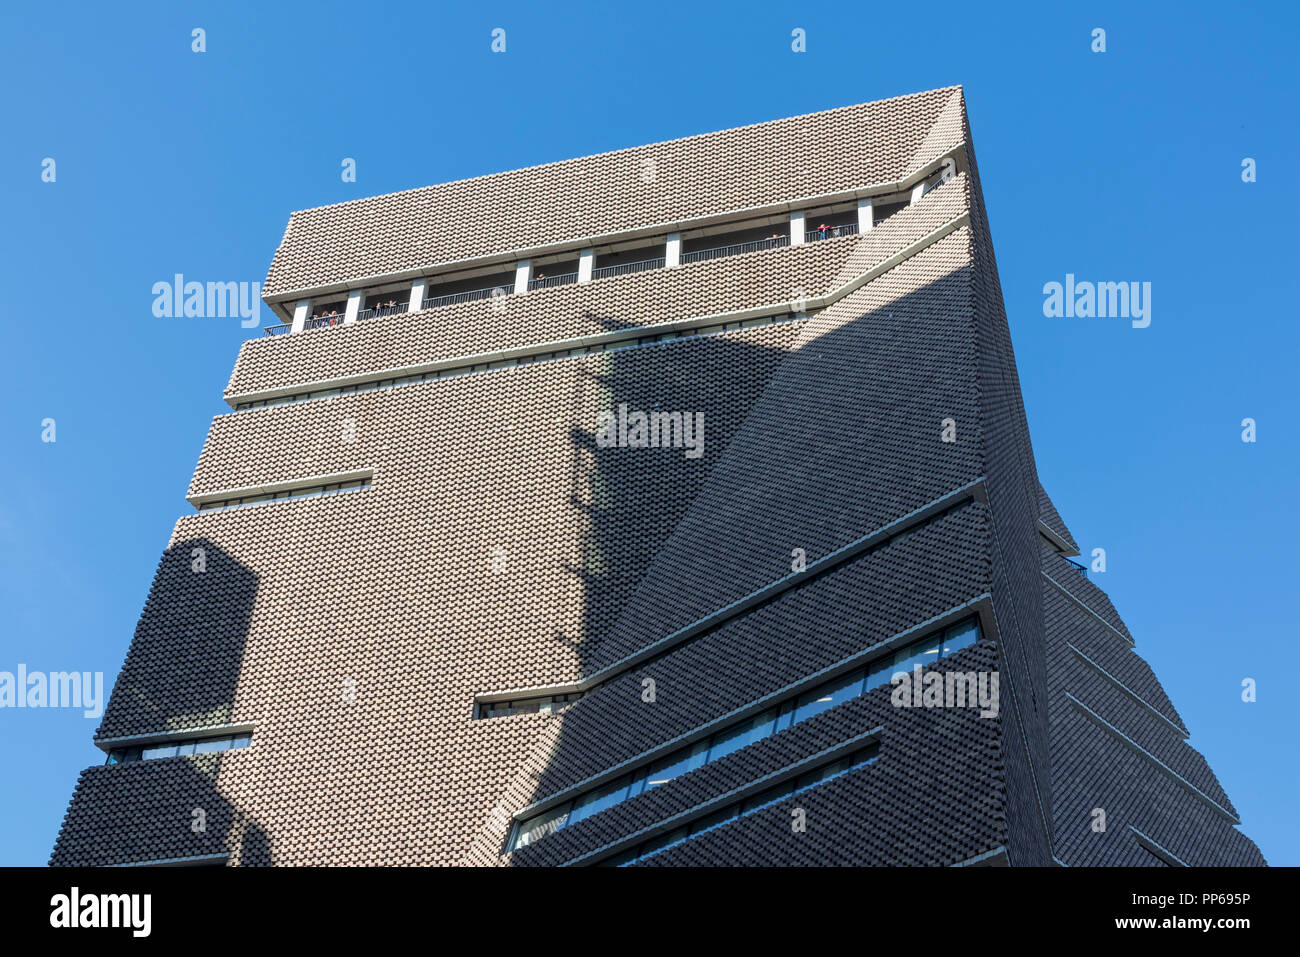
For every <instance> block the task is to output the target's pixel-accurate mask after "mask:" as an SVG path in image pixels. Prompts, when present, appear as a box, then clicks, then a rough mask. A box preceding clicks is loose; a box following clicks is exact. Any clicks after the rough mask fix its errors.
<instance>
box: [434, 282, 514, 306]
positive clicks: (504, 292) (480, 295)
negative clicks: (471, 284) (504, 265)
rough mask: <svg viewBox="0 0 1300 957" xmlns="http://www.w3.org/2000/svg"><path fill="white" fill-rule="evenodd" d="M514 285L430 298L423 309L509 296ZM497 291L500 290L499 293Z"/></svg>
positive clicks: (498, 285)
mask: <svg viewBox="0 0 1300 957" xmlns="http://www.w3.org/2000/svg"><path fill="white" fill-rule="evenodd" d="M514 288H515V287H514V284H513V283H511V284H510V285H505V284H501V283H499V284H497V285H495V286H492V287H490V288H488V289H469V290H466V291H465V292H453V293H450V294H449V295H446V296H430V297H429V298H428V299H426V300H424V302H423V303H422V304H421V306H420V308H421V309H432V308H433V307H434V306H450V305H451V304H452V303H457V302H474V301H475V300H476V299H491V298H492V297H493V296H494V295H500V296H508V295H509V294H510V293H512V292H513V291H514ZM497 290H500V292H498V291H497Z"/></svg>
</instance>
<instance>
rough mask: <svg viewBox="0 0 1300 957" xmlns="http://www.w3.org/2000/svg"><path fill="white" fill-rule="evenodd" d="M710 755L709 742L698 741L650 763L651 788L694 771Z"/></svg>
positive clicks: (649, 781)
mask: <svg viewBox="0 0 1300 957" xmlns="http://www.w3.org/2000/svg"><path fill="white" fill-rule="evenodd" d="M708 756H709V742H708V741H707V740H705V741H697V742H696V743H695V744H693V745H691V746H690V747H689V748H681V749H679V750H677V751H674V752H673V753H672V754H670V755H668V756H667V757H665V758H660V759H659V760H658V761H656V762H655V763H654V764H652V765H650V779H649V780H648V781H646V789H647V790H649V789H650V788H652V787H655V786H656V785H659V784H666V783H668V782H669V781H671V780H672V779H673V778H678V777H681V776H682V775H683V774H685V773H686V772H687V771H694V770H695V769H696V768H698V767H699V766H700V765H701V764H703V763H704V762H705V761H706V760H707V759H708Z"/></svg>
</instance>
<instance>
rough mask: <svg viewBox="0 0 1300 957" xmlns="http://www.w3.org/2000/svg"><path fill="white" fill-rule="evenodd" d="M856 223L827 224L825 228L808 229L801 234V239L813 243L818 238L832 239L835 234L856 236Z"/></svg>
mask: <svg viewBox="0 0 1300 957" xmlns="http://www.w3.org/2000/svg"><path fill="white" fill-rule="evenodd" d="M857 233H858V224H857V223H845V224H844V225H843V226H828V227H826V228H825V229H810V230H808V231H807V232H806V233H804V234H803V241H804V242H806V243H815V242H816V241H817V240H819V239H834V238H835V237H837V236H856V235H857Z"/></svg>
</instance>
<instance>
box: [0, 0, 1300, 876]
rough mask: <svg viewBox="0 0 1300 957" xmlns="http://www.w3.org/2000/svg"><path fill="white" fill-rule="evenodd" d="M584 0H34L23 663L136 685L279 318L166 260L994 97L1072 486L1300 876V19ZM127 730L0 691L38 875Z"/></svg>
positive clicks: (997, 188)
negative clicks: (1053, 296) (687, 148)
mask: <svg viewBox="0 0 1300 957" xmlns="http://www.w3.org/2000/svg"><path fill="white" fill-rule="evenodd" d="M545 6H546V7H549V8H551V9H543V5H539V4H468V5H465V7H466V8H467V12H453V11H449V10H447V9H446V8H445V6H444V5H441V4H439V5H434V4H429V3H423V2H420V3H384V2H377V3H368V4H366V3H362V4H358V3H351V2H348V3H330V2H312V3H274V4H271V3H253V2H234V3H224V4H208V3H182V2H167V3H161V2H157V3H132V4H128V5H126V6H122V5H111V4H110V5H106V4H104V3H102V2H95V3H83V4H57V5H56V4H17V3H9V4H5V5H4V10H3V12H2V13H0V80H2V81H3V85H2V86H0V90H2V91H3V92H0V104H2V109H3V113H2V114H0V121H2V125H0V129H2V130H3V133H2V135H0V223H2V224H3V227H4V228H3V229H0V253H2V254H0V279H2V280H3V282H0V312H2V314H3V322H4V338H5V346H6V347H5V348H4V349H3V352H2V354H0V449H3V450H4V452H5V456H4V467H3V468H0V607H3V608H4V611H5V614H4V616H3V623H2V624H0V670H9V671H12V670H14V668H15V667H16V665H17V664H18V663H19V662H21V663H24V664H26V665H27V666H28V667H29V668H30V669H34V670H45V671H59V670H70V669H77V670H87V671H102V672H104V673H105V680H106V682H107V684H108V685H110V686H111V683H112V681H113V679H114V677H115V676H116V674H117V671H118V669H119V668H120V667H121V664H122V660H123V657H124V655H125V653H126V649H127V645H128V643H129V641H130V638H131V634H132V630H133V629H134V627H135V623H136V619H137V618H138V616H139V614H140V611H141V608H142V606H143V603H144V599H145V596H146V594H147V592H148V588H149V583H150V581H151V579H152V577H153V572H154V568H155V565H156V563H157V561H158V559H159V556H160V555H161V553H162V549H163V548H164V546H165V544H166V541H167V538H168V535H169V533H170V531H171V528H172V525H173V523H174V522H175V520H176V518H177V517H178V516H179V515H181V514H183V513H186V512H188V511H189V510H190V508H189V506H188V505H186V503H185V501H184V498H183V495H184V492H185V489H186V487H187V485H188V482H189V479H190V476H191V473H192V472H193V469H194V465H195V463H196V461H197V459H198V454H199V450H200V449H201V447H202V444H203V440H204V436H205V434H206V432H207V428H208V424H209V422H210V420H211V417H212V416H213V415H215V414H217V413H220V412H223V411H227V407H226V406H225V405H224V404H223V403H222V401H221V391H222V388H223V387H224V385H225V383H226V380H227V378H228V376H229V373H230V370H231V367H232V365H233V363H234V359H235V355H236V352H237V350H238V347H239V344H240V342H241V341H242V340H243V339H245V338H246V337H248V336H251V335H256V334H257V333H256V331H255V330H247V329H243V328H241V327H240V324H239V321H238V320H236V319H224V320H223V319H188V320H187V319H181V320H175V319H158V318H155V317H154V316H153V314H152V312H151V304H152V301H153V295H152V293H151V287H152V285H153V284H154V283H155V282H158V281H162V280H169V279H170V278H171V277H172V275H173V274H174V273H177V272H180V273H184V274H186V275H187V276H189V277H191V278H197V279H203V280H208V279H217V280H234V281H240V280H247V281H260V280H262V279H263V277H264V276H265V274H266V268H267V265H268V263H269V262H270V259H271V255H272V254H273V252H274V251H275V247H276V244H277V243H278V242H279V239H280V236H281V234H282V232H283V230H284V225H285V222H286V221H287V218H288V215H289V212H290V211H291V210H294V209H300V208H304V207H309V206H317V205H320V204H324V203H333V202H338V201H340V200H345V199H351V198H354V197H358V196H365V195H371V194H375V193H384V192H390V191H393V190H398V189H406V188H409V187H415V186H422V185H426V184H429V183H438V182H443V181H446V180H451V179H458V178H462V177H467V176H475V175H478V174H482V173H489V172H493V171H497V170H502V169H512V168H516V167H521V166H528V165H532V164H535V163H542V162H547V161H550V160H558V159H563V158H566V157H570V156H580V155H584V154H588V153H595V152H599V151H602V150H610V149H615V148H619V147H624V146H634V145H637V144H642V143H648V142H652V141H656V140H663V139H669V138H673V137H679V136H685V135H689V134H693V133H700V132H706V131H710V130H717V129H723V128H726V127H731V126H737V125H741V124H745V123H754V122H759V121H763V120H769V119H774V118H777V117H782V116H788V115H792V114H798V113H805V112H809V111H813V110H821V109H827V108H830V107H835V106H842V105H845V104H849V103H857V102H862V101H866V100H875V99H880V98H882V97H887V96H895V95H898V94H902V93H910V92H915V91H918V90H924V89H930V88H933V87H939V86H946V85H949V84H956V83H960V84H963V85H964V86H965V88H966V96H967V102H968V105H969V110H970V115H971V122H972V126H973V132H974V138H975V146H976V150H977V155H978V158H979V163H980V171H981V174H982V177H983V185H984V191H985V196H986V199H987V202H988V207H989V212H990V219H991V224H992V229H993V238H994V243H995V247H996V251H997V257H998V264H999V267H1000V270H1001V276H1002V285H1003V289H1004V291H1005V296H1006V302H1007V309H1008V313H1009V317H1010V322H1011V331H1012V336H1013V339H1014V342H1015V347H1016V356H1017V360H1018V362H1019V366H1020V374H1021V382H1022V385H1023V389H1024V395H1025V402H1026V405H1027V407H1028V412H1029V422H1030V427H1031V430H1032V434H1033V441H1034V449H1035V452H1036V455H1037V459H1038V468H1039V473H1040V475H1041V477H1042V480H1043V482H1044V484H1045V485H1046V487H1047V488H1048V490H1049V491H1050V493H1051V494H1052V496H1053V497H1054V498H1055V500H1056V504H1057V505H1058V507H1059V508H1060V510H1061V512H1062V514H1063V515H1064V517H1065V520H1066V521H1067V522H1068V523H1069V525H1070V527H1071V528H1072V530H1073V532H1074V534H1075V536H1076V537H1077V538H1078V540H1079V543H1080V545H1082V546H1083V548H1084V550H1085V551H1089V550H1091V549H1092V548H1093V547H1096V546H1101V547H1104V548H1105V549H1106V550H1107V553H1108V564H1109V568H1108V571H1107V572H1106V573H1105V574H1104V575H1101V576H1096V580H1097V581H1098V582H1099V583H1100V584H1101V585H1102V586H1103V587H1104V588H1105V589H1106V590H1107V591H1108V592H1109V593H1110V595H1111V596H1112V598H1113V599H1114V601H1115V604H1116V606H1117V607H1118V609H1119V611H1120V613H1121V614H1122V615H1124V616H1125V618H1126V620H1127V622H1128V624H1129V625H1130V627H1131V628H1132V631H1133V633H1134V635H1135V636H1136V638H1137V641H1138V650H1139V652H1140V653H1141V654H1143V655H1144V656H1145V657H1146V658H1147V660H1148V661H1150V662H1151V664H1152V666H1153V667H1154V668H1155V670H1156V673H1157V674H1158V675H1159V677H1160V679H1161V680H1162V682H1163V683H1164V685H1165V688H1166V689H1167V690H1168V692H1169V694H1170V697H1171V698H1172V700H1173V702H1174V704H1175V706H1176V707H1177V708H1178V709H1179V710H1180V711H1181V713H1182V715H1183V717H1184V719H1185V721H1186V723H1187V726H1188V728H1189V729H1190V730H1191V732H1192V738H1191V743H1192V744H1193V745H1194V746H1195V747H1197V748H1199V749H1200V750H1201V751H1202V752H1203V753H1204V754H1205V755H1206V757H1207V759H1208V760H1209V762H1210V765H1211V767H1213V768H1214V770H1215V771H1216V772H1217V773H1218V775H1219V777H1220V779H1221V780H1222V782H1223V785H1224V787H1225V788H1226V789H1227V791H1228V794H1229V795H1230V797H1231V798H1232V799H1233V801H1234V802H1235V803H1236V805H1237V807H1238V809H1239V811H1240V813H1241V817H1242V820H1243V822H1244V826H1243V830H1244V831H1245V832H1246V833H1247V834H1248V835H1250V836H1251V837H1252V838H1254V839H1255V840H1256V841H1257V842H1258V843H1259V845H1260V848H1261V849H1262V850H1263V852H1264V854H1265V856H1266V857H1267V858H1268V859H1269V860H1270V862H1272V863H1277V864H1297V863H1300V841H1298V840H1297V827H1296V820H1295V818H1296V803H1297V802H1296V798H1295V793H1296V792H1295V786H1296V777H1297V747H1296V734H1295V731H1294V724H1295V705H1294V701H1295V692H1294V689H1292V688H1290V687H1288V686H1287V684H1286V682H1287V680H1288V679H1287V677H1286V672H1285V669H1284V668H1283V667H1282V666H1283V665H1284V663H1285V662H1286V661H1290V660H1293V659H1294V654H1293V650H1294V646H1293V644H1292V643H1293V642H1294V641H1295V639H1296V636H1297V628H1296V624H1295V618H1294V595H1295V591H1296V584H1295V581H1296V579H1295V566H1296V562H1295V559H1294V549H1293V548H1292V543H1293V542H1294V541H1295V540H1296V539H1297V537H1298V536H1300V510H1298V508H1297V504H1296V494H1295V493H1296V489H1297V481H1296V472H1297V468H1298V467H1300V452H1298V451H1297V445H1296V439H1295V427H1296V419H1297V401H1296V390H1295V379H1296V372H1295V361H1296V345H1297V340H1298V339H1300V335H1298V334H1297V331H1296V330H1297V323H1298V322H1300V317H1298V316H1297V315H1296V314H1295V303H1296V301H1297V295H1296V292H1297V290H1296V284H1297V279H1296V275H1297V270H1296V266H1295V258H1294V251H1293V250H1294V236H1293V234H1294V217H1295V213H1296V211H1297V198H1298V194H1300V186H1298V185H1297V184H1298V183H1300V179H1297V177H1296V174H1295V163H1296V157H1297V153H1298V152H1300V150H1298V149H1297V147H1298V146H1300V143H1298V142H1297V140H1298V135H1297V126H1296V104H1297V92H1298V91H1297V80H1296V72H1295V66H1294V55H1295V49H1296V46H1297V29H1296V27H1297V17H1298V14H1297V10H1296V5H1295V4H1291V3H1286V4H1283V3H1278V4H1276V5H1274V6H1272V7H1263V6H1260V7H1257V8H1250V9H1246V8H1241V9H1239V8H1238V7H1237V6H1236V5H1233V7H1232V9H1230V10H1227V11H1225V10H1223V9H1221V7H1220V5H1219V4H1212V3H1207V2H1191V3H1189V2H1183V3H1177V4H1174V3H1170V4H1160V5H1154V4H1152V5H1149V4H1132V3H1103V4H1088V5H1086V6H1085V5H1079V6H1078V7H1077V8H1075V9H1071V7H1072V5H1070V4H1060V3H1049V4H1044V3H1041V2H1040V3H1026V4H1014V5H1012V4H1005V5H998V6H997V7H995V8H992V9H991V12H988V13H984V14H981V13H979V12H977V11H974V10H971V9H970V8H968V7H967V6H964V5H961V4H957V5H951V4H949V5H944V4H939V5H930V6H920V7H915V8H909V7H906V6H904V7H901V8H897V9H894V8H885V7H881V6H879V5H874V4H843V3H836V4H826V5H825V6H824V7H821V6H817V7H813V8H810V7H809V6H808V5H807V4H804V3H799V4H793V3H791V4H779V3H768V2H762V0H758V2H750V3H743V4H741V3H736V4H726V5H713V4H702V3H690V4H681V5H675V4H672V3H654V4H626V3H625V4H587V3H577V2H570V3H565V4H556V5H545ZM1135 8H1138V9H1135ZM194 27H203V28H204V29H205V30H206V31H207V48H208V49H207V52H206V53H204V54H195V53H192V52H191V50H190V44H191V39H190V31H191V29H192V28H194ZM494 27H503V28H505V29H506V31H507V52H506V53H505V54H503V55H495V54H493V53H491V52H490V50H489V43H490V36H489V34H490V31H491V30H492V29H493V28H494ZM796 27H802V28H803V29H805V30H806V31H807V37H808V50H807V52H806V53H802V54H796V53H793V52H791V49H790V42H791V40H790V34H791V31H792V30H793V29H794V28H796ZM1094 27H1103V28H1105V29H1106V31H1107V47H1108V49H1107V52H1106V53H1104V54H1094V53H1092V52H1091V50H1090V42H1091V38H1090V33H1091V31H1092V29H1093V28H1094ZM345 156H350V157H355V158H356V160H357V163H358V181H357V182H356V183H354V184H345V183H343V182H342V181H341V179H340V176H339V172H340V165H339V164H340V161H341V160H342V158H343V157H345ZM45 157H52V158H54V159H55V161H56V163H57V180H56V182H54V183H43V182H42V181H41V163H42V160H43V159H44V158H45ZM1243 157H1253V158H1254V159H1255V160H1256V161H1257V163H1258V182H1256V183H1252V184H1246V183H1243V182H1242V180H1241V176H1240V172H1241V161H1242V159H1243ZM1067 272H1072V273H1074V274H1075V275H1076V276H1078V277H1079V278H1081V279H1087V278H1091V279H1097V280H1140V281H1150V282H1151V283H1152V286H1153V293H1152V299H1153V302H1152V305H1153V315H1152V323H1151V326H1150V328H1148V329H1144V330H1135V329H1132V328H1131V327H1129V325H1128V323H1126V322H1117V321H1100V320H1091V321H1088V320H1074V321H1069V320H1060V319H1048V318H1045V317H1044V316H1043V313H1042V303H1043V294H1042V287H1043V284H1044V283H1045V282H1048V281H1051V280H1057V281H1060V280H1062V279H1063V278H1064V275H1065V273H1067ZM264 315H266V314H265V313H264ZM268 321H269V320H268ZM1247 416H1250V417H1253V418H1255V419H1256V420H1257V422H1258V430H1259V432H1258V435H1259V440H1258V442H1257V443H1256V444H1254V445H1247V444H1244V443H1243V442H1242V441H1241V440H1240V433H1241V426H1240V422H1241V420H1242V419H1243V418H1244V417H1247ZM47 417H50V418H54V419H55V420H56V423H57V442H55V443H54V444H46V443H42V442H41V440H40V435H41V421H42V420H43V419H45V418H47ZM1245 677H1253V678H1255V679H1256V680H1257V681H1258V701H1257V702H1255V703H1253V704H1246V703H1243V702H1242V701H1241V682H1242V679H1243V678H1245ZM96 723H97V722H96V721H94V720H89V719H86V718H84V717H82V716H81V713H80V712H79V711H58V710H49V709H47V710H39V711H34V710H21V711H18V710H11V709H4V710H0V763H2V766H3V767H4V768H5V773H4V775H3V777H0V863H26V864H40V863H44V862H45V861H46V859H47V857H48V855H49V852H50V850H51V847H52V845H53V842H54V838H55V835H56V832H57V830H58V826H59V823H60V821H61V819H62V816H63V813H64V810H65V808H66V806H67V802H68V799H69V797H70V795H71V793H72V789H73V785H74V783H75V781H76V778H77V774H78V773H79V772H80V771H81V770H82V769H83V768H84V767H86V766H87V765H90V764H95V763H99V762H100V761H102V760H103V756H102V754H101V753H100V752H99V751H97V750H96V749H95V748H94V747H93V746H92V745H91V734H92V732H93V730H94V727H95V725H96Z"/></svg>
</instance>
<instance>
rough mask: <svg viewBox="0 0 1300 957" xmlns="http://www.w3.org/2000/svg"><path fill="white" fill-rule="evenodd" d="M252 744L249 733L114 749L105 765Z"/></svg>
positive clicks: (228, 749) (204, 752)
mask: <svg viewBox="0 0 1300 957" xmlns="http://www.w3.org/2000/svg"><path fill="white" fill-rule="evenodd" d="M252 743H253V734H252V732H251V731H243V732H240V733H239V734H233V735H232V734H226V735H220V736H218V737H212V736H209V737H206V738H187V739H185V740H183V741H160V742H158V743H157V744H146V745H140V746H137V747H134V748H114V749H113V750H111V751H109V752H108V760H107V761H105V762H104V763H105V764H124V763H126V762H129V761H153V760H155V759H156V758H177V757H188V756H189V755H194V754H213V753H215V752H217V751H232V750H236V749H238V748H246V747H248V746H249V745H250V744H252Z"/></svg>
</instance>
